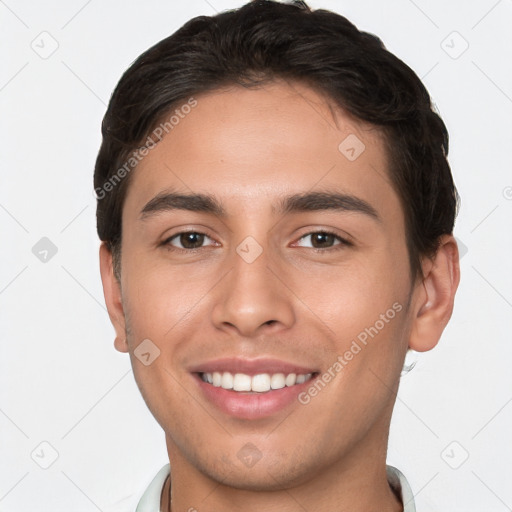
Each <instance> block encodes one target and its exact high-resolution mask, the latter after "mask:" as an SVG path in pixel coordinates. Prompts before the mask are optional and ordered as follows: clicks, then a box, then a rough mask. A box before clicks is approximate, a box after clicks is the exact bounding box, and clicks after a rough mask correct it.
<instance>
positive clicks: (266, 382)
mask: <svg viewBox="0 0 512 512" xmlns="http://www.w3.org/2000/svg"><path fill="white" fill-rule="evenodd" d="M251 388H252V391H258V392H259V393H264V392H265V391H269V390H270V388H271V380H270V375H269V374H268V373H261V374H260V375H255V376H254V377H253V378H252V385H251Z"/></svg>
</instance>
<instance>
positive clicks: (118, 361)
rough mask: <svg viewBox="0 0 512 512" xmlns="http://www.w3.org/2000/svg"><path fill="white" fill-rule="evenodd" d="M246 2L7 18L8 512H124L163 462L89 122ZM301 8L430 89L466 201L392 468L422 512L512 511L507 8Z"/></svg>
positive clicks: (95, 7) (510, 37) (407, 0)
mask: <svg viewBox="0 0 512 512" xmlns="http://www.w3.org/2000/svg"><path fill="white" fill-rule="evenodd" d="M241 3H242V2H240V1H235V0H208V1H206V0H189V1H188V2H171V1H156V0H155V1H144V2H143V1H142V0H139V1H137V0H129V1H126V0H124V1H120V0H109V1H100V0H90V1H89V2H85V1H84V0H72V1H64V0H60V1H56V0H53V1H47V2H34V1H32V2H29V1H23V0H6V1H0V20H1V25H0V38H1V43H0V51H1V74H0V109H1V111H0V119H1V133H0V140H1V153H0V161H1V173H2V174H1V187H0V230H1V239H0V240H1V258H2V260H1V266H0V315H1V316H0V318H1V320H0V322H1V323H0V336H1V346H2V349H1V357H0V383H1V387H0V431H1V437H0V440H1V456H0V464H1V470H0V511H5V512H7V511H9V512H29V511H33V510H37V511H43V512H45V511H48V512H50V511H51V512H59V511H62V512H64V511H65V512H81V511H83V512H89V511H91V512H94V511H97V510H102V511H107V510H114V509H115V510H126V511H129V510H134V508H135V504H136V502H137V500H138V497H139V496H140V494H141V492H142V491H143V489H144V488H145V486H146V485H147V483H148V482H149V480H150V479H151V478H152V477H153V475H154V474H155V473H156V471H157V470H158V469H160V467H161V466H162V465H163V464H164V463H166V461H167V459H166V451H165V445H164V438H163V433H162V431H161V429H160V427H159V426H158V425H157V424H156V422H155V421H154V419H153V418H152V416H151V415H150V413H149V411H148V410H147V409H146V406H145V405H144V403H143V401H142V399H141V398H140V396H139V392H138V389H137V387H136V385H135V384H134V380H133V375H132V373H131V370H130V366H129V360H128V356H127V355H124V354H119V353H117V352H116V351H115V350H114V348H113V345H112V341H113V329H112V327H111V325H110V323H109V319H108V316H107V313H106V310H105V307H104V301H103V295H102V289H101V283H100V277H99V267H98V256H97V253H98V247H99V241H98V240H97V236H96V232H95V200H94V197H93V185H92V176H93V167H94V162H95V158H96V154H97V151H98V149H99V145H100V123H101V119H102V117H103V114H104V112H105V108H106V104H107V102H108V100H109V97H110V94H111V92H112V90H113V89H114V86H115V85H116V83H117V81H118V80H119V78H120V76H121V74H122V72H123V71H124V70H125V69H126V68H127V67H128V66H129V65H130V63H131V62H132V61H133V60H134V59H135V58H136V57H137V56H138V55H139V54H140V53H141V52H142V51H144V50H146V49H147V48H148V47H149V46H151V45H153V44H154V43H156V42H157V41H159V40H160V39H162V38H164V37H166V36H168V35H169V34H171V33H172V32H174V31H175V30H176V29H177V28H179V27H180V26H181V25H182V24H183V23H184V22H185V21H187V20H188V19H189V18H191V17H192V16H195V15H200V14H206V15H211V14H214V13H215V12H216V11H221V10H223V9H226V8H230V7H237V6H239V5H241ZM310 5H311V6H312V7H315V8H319V7H324V8H327V9H331V10H336V11H338V12H340V13H342V14H344V15H345V16H347V17H348V18H349V19H350V20H351V21H353V22H354V23H355V24H356V25H357V26H358V27H359V28H361V29H363V30H367V31H370V32H373V33H376V34H377V35H379V36H380V37H381V38H382V40H383V41H384V43H385V44H386V46H387V47H388V48H389V49H390V50H391V51H392V52H394V53H395V54H396V55H398V56H399V57H400V58H401V59H402V60H404V61H405V62H406V63H407V64H409V65H410V66H411V67H412V68H413V69H414V70H415V71H416V73H417V74H418V75H419V76H420V77H422V78H423V80H424V82H425V84H426V86H427V88H428V89H429V91H430V92H431V94H432V97H433V99H434V102H435V103H436V105H437V108H438V109H439V111H440V113H441V115H442V117H443V119H444V120H445V122H446V124H447V126H448V128H449V131H450V135H451V148H450V163H451V166H452V169H453V173H454V177H455V180H456V184H457V186H458V189H459V192H460V194H461V197H462V209H461V211H460V215H459V217H458V221H457V225H456V232H455V233H456V236H457V237H458V239H459V240H460V241H461V242H462V243H463V245H464V247H465V248H466V249H463V257H462V261H461V270H462V282H461V285H460V288H459V292H458V297H457V300H456V307H455V312H454V316H453V319H452V321H451V324H450V326H449V328H448V329H447V330H446V331H445V334H444V336H443V338H442V340H441V343H440V344H439V345H438V347H437V348H436V349H435V350H434V351H432V352H430V353H427V354H422V355H421V356H420V358H419V362H418V364H417V366H416V367H415V368H414V369H413V370H412V372H410V373H409V374H408V375H406V376H405V377H403V380H402V385H401V389H400V393H399V396H398V400H397V405H396V410H395V417H394V420H393V423H392V433H391V439H390V448H389V463H391V464H393V465H396V466H397V467H398V468H400V469H401V470H402V471H403V472H404V473H405V474H406V476H407V477H408V479H409V481H410V483H411V486H412V488H413V491H414V493H415V495H416V501H417V509H418V512H430V511H432V512H433V511H436V512H439V511H441V510H444V511H450V512H477V511H478V512H502V511H503V512H504V511H507V510H512V486H511V485H510V481H511V475H512V442H511V434H510V433H511V431H512V429H511V427H512V403H511V402H512V385H511V384H512V371H511V369H510V367H511V362H512V358H511V355H512V340H511V334H510V332H511V327H512V322H511V312H512V271H511V262H512V259H511V254H512V236H511V232H512V223H511V220H512V200H511V199H512V188H511V187H512V172H511V168H512V167H511V163H512V162H511V161H512V157H511V153H510V150H511V146H512V70H511V64H510V63H511V61H512V59H511V56H512V52H511V49H512V30H511V27H512V1H511V0H501V1H496V0H480V1H462V0H459V1H451V2H446V1H441V0H436V1H427V0H416V1H415V2H413V1H412V0H392V1H388V2H382V1H377V0H362V1H361V0H347V1H334V0H318V1H316V0H314V1H313V0H312V1H311V2H310ZM454 31H456V32H458V33H459V34H460V35H457V34H453V32H454ZM41 32H47V34H42V35H40V34H41ZM53 40H55V41H56V42H54V41H53ZM465 42H467V44H469V47H468V49H467V50H466V51H464V53H462V54H460V55H459V53H460V52H461V51H462V50H463V49H464V47H465V44H466V43H465ZM57 44H58V48H57V49H56V51H55V52H54V53H53V54H52V55H50V56H47V55H42V56H41V53H43V54H44V52H49V51H50V50H51V49H52V45H54V46H56V45H57ZM35 50H37V51H35ZM37 52H39V53H37ZM42 57H47V58H42ZM454 57H457V58H454ZM42 237H48V238H49V239H50V240H51V241H52V242H53V244H55V246H56V248H57V250H58V252H57V253H56V254H55V255H54V256H53V257H51V258H49V259H48V261H47V262H42V261H40V260H39V259H38V258H37V257H36V256H35V255H34V254H33V252H32V248H33V246H34V245H35V244H36V243H37V242H38V241H39V240H40V239H41V238H42ZM466 250H467V252H465V251H466ZM43 441H46V442H47V443H49V444H50V445H51V447H50V446H49V445H47V444H44V445H40V443H41V442H43ZM54 450H55V452H54ZM55 453H58V458H57V459H56V460H55V462H54V463H53V464H52V465H51V466H50V467H49V468H48V469H43V468H42V467H40V466H41V465H47V464H49V463H50V462H51V461H52V456H53V455H54V454H55ZM31 454H32V455H31ZM466 456H469V457H468V458H467V460H465V458H466Z"/></svg>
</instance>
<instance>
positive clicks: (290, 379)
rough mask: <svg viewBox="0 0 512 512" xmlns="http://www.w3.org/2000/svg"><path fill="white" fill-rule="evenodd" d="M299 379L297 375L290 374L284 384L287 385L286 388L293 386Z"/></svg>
mask: <svg viewBox="0 0 512 512" xmlns="http://www.w3.org/2000/svg"><path fill="white" fill-rule="evenodd" d="M296 379H297V375H295V373H290V374H288V375H287V376H286V379H285V381H284V383H285V384H286V386H288V387H289V386H293V385H294V384H295V380H296Z"/></svg>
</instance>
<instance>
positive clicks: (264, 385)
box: [201, 372, 313, 393]
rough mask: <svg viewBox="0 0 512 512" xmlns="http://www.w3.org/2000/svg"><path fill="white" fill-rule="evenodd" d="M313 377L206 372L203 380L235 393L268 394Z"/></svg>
mask: <svg viewBox="0 0 512 512" xmlns="http://www.w3.org/2000/svg"><path fill="white" fill-rule="evenodd" d="M312 376H313V375H312V374H311V373H306V374H299V375H297V374H295V373H289V374H288V375H285V374H284V373H274V374H273V375H269V374H268V373H259V374H258V375H254V376H252V377H251V376H250V375H246V374H245V373H236V374H235V375H233V374H232V373H229V372H223V373H221V372H213V373H208V372H206V373H202V374H201V378H202V380H203V381H204V382H208V383H209V384H212V385H213V386H215V387H217V388H218V387H222V388H224V389H231V390H233V391H241V392H244V391H245V392H249V391H253V392H257V393H266V392H267V391H270V390H271V389H282V388H284V387H285V386H286V387H290V386H294V385H295V384H303V383H304V382H307V381H308V380H310V379H311V377H312Z"/></svg>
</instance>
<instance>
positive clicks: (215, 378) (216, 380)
mask: <svg viewBox="0 0 512 512" xmlns="http://www.w3.org/2000/svg"><path fill="white" fill-rule="evenodd" d="M203 375H211V373H203ZM207 382H208V381H207ZM221 383H222V373H220V372H213V375H212V384H213V385H214V386H215V387H216V388H218V387H220V385H221Z"/></svg>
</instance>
